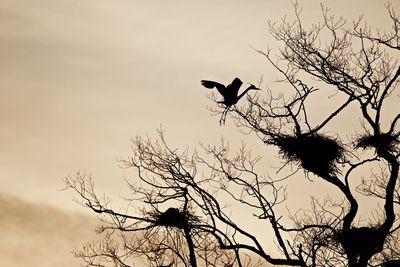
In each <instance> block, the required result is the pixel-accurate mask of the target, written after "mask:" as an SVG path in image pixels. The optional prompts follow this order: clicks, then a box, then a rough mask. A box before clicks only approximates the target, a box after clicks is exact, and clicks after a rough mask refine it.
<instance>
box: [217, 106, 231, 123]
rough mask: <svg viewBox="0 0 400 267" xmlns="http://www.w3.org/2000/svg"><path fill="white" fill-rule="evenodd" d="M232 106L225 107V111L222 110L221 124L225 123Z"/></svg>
mask: <svg viewBox="0 0 400 267" xmlns="http://www.w3.org/2000/svg"><path fill="white" fill-rule="evenodd" d="M230 107H231V106H227V107H225V109H224V111H222V114H221V118H220V120H219V125H221V126H222V125H225V120H226V115H227V114H228V111H229V109H230Z"/></svg>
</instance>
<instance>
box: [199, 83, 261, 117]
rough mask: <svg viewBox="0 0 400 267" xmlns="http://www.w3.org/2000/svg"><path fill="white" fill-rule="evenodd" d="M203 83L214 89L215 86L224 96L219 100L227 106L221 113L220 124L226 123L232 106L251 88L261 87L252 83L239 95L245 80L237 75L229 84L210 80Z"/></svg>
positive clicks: (206, 86)
mask: <svg viewBox="0 0 400 267" xmlns="http://www.w3.org/2000/svg"><path fill="white" fill-rule="evenodd" d="M201 84H202V85H203V86H204V87H205V88H208V89H213V88H214V87H215V88H216V89H217V90H218V92H219V93H220V94H221V95H222V97H223V98H224V99H223V100H222V101H218V103H220V104H223V105H224V106H225V109H224V111H223V112H222V115H221V119H220V124H223V123H225V118H226V114H227V112H228V111H229V109H230V107H231V106H233V105H235V104H236V103H237V102H239V100H240V99H241V98H242V97H243V96H244V95H245V94H246V93H247V92H248V91H249V90H260V89H259V88H257V87H255V86H254V85H252V84H250V86H249V87H248V88H247V89H246V90H244V91H243V92H242V93H241V94H240V95H238V93H239V89H240V87H241V86H242V84H243V82H242V81H241V80H240V79H239V78H237V77H236V78H235V79H233V81H232V82H231V83H230V84H229V85H227V86H225V85H223V84H221V83H218V82H214V81H208V80H202V81H201Z"/></svg>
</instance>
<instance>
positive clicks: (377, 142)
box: [356, 133, 400, 155]
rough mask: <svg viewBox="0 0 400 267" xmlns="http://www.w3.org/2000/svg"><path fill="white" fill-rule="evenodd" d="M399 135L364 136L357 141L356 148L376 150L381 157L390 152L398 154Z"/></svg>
mask: <svg viewBox="0 0 400 267" xmlns="http://www.w3.org/2000/svg"><path fill="white" fill-rule="evenodd" d="M399 135H400V133H397V134H388V133H383V134H377V135H376V134H375V135H370V134H367V135H364V136H362V137H360V138H359V139H357V141H356V142H357V143H356V147H358V148H362V149H367V148H375V149H376V153H377V154H378V155H381V153H385V152H389V153H393V152H397V151H398V150H399V147H398V145H399V143H400V140H399Z"/></svg>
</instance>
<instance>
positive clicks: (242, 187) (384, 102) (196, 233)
mask: <svg viewBox="0 0 400 267" xmlns="http://www.w3.org/2000/svg"><path fill="white" fill-rule="evenodd" d="M386 9H387V11H388V18H389V19H390V20H391V22H392V28H391V29H390V30H388V31H382V30H377V31H375V32H374V31H372V30H371V29H370V28H369V27H368V25H367V24H366V23H365V22H364V20H363V18H362V17H360V18H358V19H357V20H355V21H354V22H353V23H348V22H347V21H346V20H344V19H343V18H337V17H335V16H334V15H332V14H330V12H329V10H328V9H327V8H326V7H324V6H321V10H322V22H321V23H318V24H313V25H311V26H308V27H306V26H305V25H303V23H302V20H301V8H300V7H299V6H298V4H297V3H294V14H295V19H294V20H293V21H288V20H286V19H283V20H282V21H281V22H280V23H279V24H276V23H273V22H270V23H269V30H270V33H271V35H272V36H273V37H274V38H275V40H276V41H277V42H278V43H281V44H282V46H281V49H280V50H279V54H278V55H274V54H273V53H274V52H273V50H271V49H267V50H266V51H260V50H256V51H258V52H259V53H260V54H262V55H263V56H264V57H265V58H266V60H267V61H268V62H269V63H270V64H272V66H273V67H275V69H276V70H277V71H278V73H280V74H281V75H282V80H281V81H280V82H279V83H278V85H279V86H280V87H283V88H284V90H280V91H281V93H280V94H275V93H274V92H275V90H273V89H263V90H262V92H261V93H258V94H247V95H246V99H244V98H243V99H242V100H241V101H240V102H239V104H237V105H234V106H232V107H230V109H227V108H226V106H224V105H223V103H222V102H221V101H218V99H216V98H217V97H216V96H215V95H214V97H212V99H214V100H215V102H216V103H217V107H216V108H215V109H214V110H213V112H216V113H218V112H220V113H222V114H223V115H224V116H225V117H226V116H229V119H232V120H234V122H235V123H236V125H237V127H238V128H239V129H242V130H249V132H251V133H255V134H256V135H257V136H258V137H259V138H260V140H261V141H262V142H261V144H262V145H265V146H266V147H265V149H269V148H270V147H271V146H274V147H276V148H277V149H278V155H279V156H280V158H281V159H282V160H283V165H282V168H281V169H280V171H279V172H278V173H275V174H274V176H272V177H271V176H270V175H266V174H265V175H261V174H260V170H259V168H258V166H259V165H260V162H261V158H260V157H258V156H253V155H252V153H251V150H248V149H247V148H246V146H243V147H240V148H239V149H238V151H237V152H236V153H232V152H231V151H230V150H231V149H230V147H229V145H228V142H227V141H226V140H222V141H221V143H220V144H219V145H215V146H211V145H203V146H201V148H200V149H199V150H198V151H193V152H190V150H189V149H186V150H183V151H180V150H178V149H174V148H171V147H170V146H168V144H167V142H166V140H165V137H164V133H163V132H162V131H161V130H160V131H159V138H158V139H157V140H152V139H150V138H147V139H144V138H140V137H137V138H136V139H134V140H133V156H132V157H131V158H129V159H125V160H121V162H120V163H121V166H122V167H123V168H129V169H131V168H132V169H134V170H135V171H136V172H135V173H136V179H134V180H132V181H131V180H129V181H128V186H129V188H130V189H131V190H132V197H131V198H127V203H128V205H127V207H126V208H125V209H124V210H123V211H120V210H121V209H115V208H113V207H111V203H110V201H109V200H108V199H104V198H99V196H98V194H96V193H95V191H94V184H93V181H92V179H91V178H90V177H89V176H86V175H82V174H77V175H75V176H72V177H67V179H66V187H67V188H71V189H73V190H75V191H76V192H77V194H78V195H79V199H80V200H81V201H82V203H83V204H84V205H86V206H87V207H89V208H90V209H92V210H93V211H95V212H96V213H98V214H99V215H100V218H101V220H102V225H101V226H100V227H99V229H98V230H99V232H101V233H103V234H104V236H102V238H101V240H100V241H99V242H95V243H91V244H89V245H87V246H85V247H84V248H83V249H82V250H80V251H77V252H76V254H77V256H80V257H82V258H83V259H84V260H85V262H86V263H87V266H107V264H108V265H113V266H133V265H134V259H136V258H142V259H144V260H147V262H148V264H149V265H151V266H257V264H260V266H261V265H262V264H264V263H269V264H272V265H291V266H350V267H362V266H381V265H382V264H383V266H398V265H395V264H398V263H399V261H400V251H399V249H398V248H399V242H400V241H399V234H400V231H399V228H400V224H399V222H398V218H399V213H398V211H399V205H400V190H399V189H400V188H399V187H400V185H399V182H398V177H399V166H400V162H399V151H400V147H399V143H400V139H399V135H400V131H399V129H398V126H397V122H398V120H399V119H400V114H399V113H394V114H393V112H392V113H390V112H389V109H387V107H388V105H390V103H391V102H390V101H393V99H394V98H396V97H399V86H398V84H399V81H400V79H399V76H400V65H399V62H398V60H397V56H398V53H399V50H400V46H399V43H400V37H399V36H400V18H399V17H398V16H397V15H396V14H395V10H394V9H393V7H392V6H391V5H390V4H387V5H386ZM258 87H261V81H260V85H259V86H258ZM327 96H329V98H328V100H327V101H331V102H333V105H327V108H326V110H322V111H321V112H320V114H318V116H315V115H314V114H312V112H311V111H310V106H311V105H312V103H313V101H318V99H319V98H321V97H324V98H326V97H327ZM221 103H222V104H221ZM335 105H336V107H334V108H333V109H332V110H330V109H329V107H330V106H335ZM395 110H396V109H395ZM397 110H398V108H397ZM348 111H351V113H350V114H351V116H353V117H354V118H355V119H356V120H355V121H357V120H358V121H359V126H357V125H354V127H353V132H351V133H343V131H340V121H341V120H342V119H343V118H348V116H349V112H348ZM335 129H336V130H337V132H335V133H332V131H333V130H335ZM226 139H229V137H226ZM271 151H272V150H271ZM293 168H294V169H293ZM283 169H287V170H289V171H290V170H292V171H291V174H290V175H282V173H283V171H282V170H283ZM360 169H364V170H365V169H369V170H370V175H369V176H368V177H359V172H358V170H360ZM293 170H294V171H293ZM299 170H303V171H304V175H305V176H306V177H307V178H309V180H307V179H304V183H305V184H306V183H310V182H311V181H310V180H311V179H318V180H320V181H322V182H325V183H328V184H329V185H331V187H332V188H333V189H335V190H336V191H337V192H338V197H337V198H335V199H332V198H330V197H328V196H327V197H326V198H323V199H318V198H316V197H314V198H312V202H311V207H310V209H308V210H298V211H296V212H290V215H289V217H288V218H282V216H283V214H284V213H283V212H282V210H283V209H282V207H281V206H282V204H284V203H285V201H286V200H287V193H286V190H285V185H287V184H288V183H290V179H291V178H293V176H295V175H296V176H298V175H299V172H298V171H299ZM361 196H362V197H364V198H368V199H374V200H376V203H377V204H379V205H380V207H381V208H380V209H376V210H375V211H374V213H373V214H374V216H373V218H371V219H369V220H368V221H367V222H365V221H361V220H359V219H357V218H359V216H360V215H361V214H360V208H359V206H360V205H362V204H363V203H362V202H360V201H359V198H360V197H361ZM240 207H242V208H243V210H246V211H249V214H248V216H249V220H257V221H259V224H260V225H262V227H265V229H268V231H265V232H263V233H261V234H260V233H258V234H257V233H256V232H254V231H253V229H250V228H246V227H244V226H243V223H242V222H240V220H238V217H237V216H235V214H232V211H233V210H235V209H238V208H240ZM244 214H245V213H244ZM250 217H251V218H250ZM266 233H270V234H271V235H272V236H271V237H269V240H271V242H272V241H273V242H274V243H275V247H274V246H271V243H269V244H267V245H266V244H265V243H264V241H263V240H264V239H265V238H266V237H267V238H268V236H265V234H266ZM276 248H277V249H276ZM107 262H108V263H107Z"/></svg>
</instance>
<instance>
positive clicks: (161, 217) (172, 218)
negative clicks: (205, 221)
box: [150, 207, 198, 229]
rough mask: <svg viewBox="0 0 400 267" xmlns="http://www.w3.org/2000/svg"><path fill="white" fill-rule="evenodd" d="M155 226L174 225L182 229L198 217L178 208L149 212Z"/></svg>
mask: <svg viewBox="0 0 400 267" xmlns="http://www.w3.org/2000/svg"><path fill="white" fill-rule="evenodd" d="M150 215H151V217H153V219H154V221H155V223H154V225H157V226H165V227H175V228H179V229H184V228H185V227H187V226H189V225H190V224H192V223H194V222H197V221H198V218H197V216H195V215H192V214H190V213H189V212H188V211H180V210H179V209H178V208H172V207H171V208H168V209H167V210H166V211H165V212H163V213H154V214H150Z"/></svg>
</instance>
